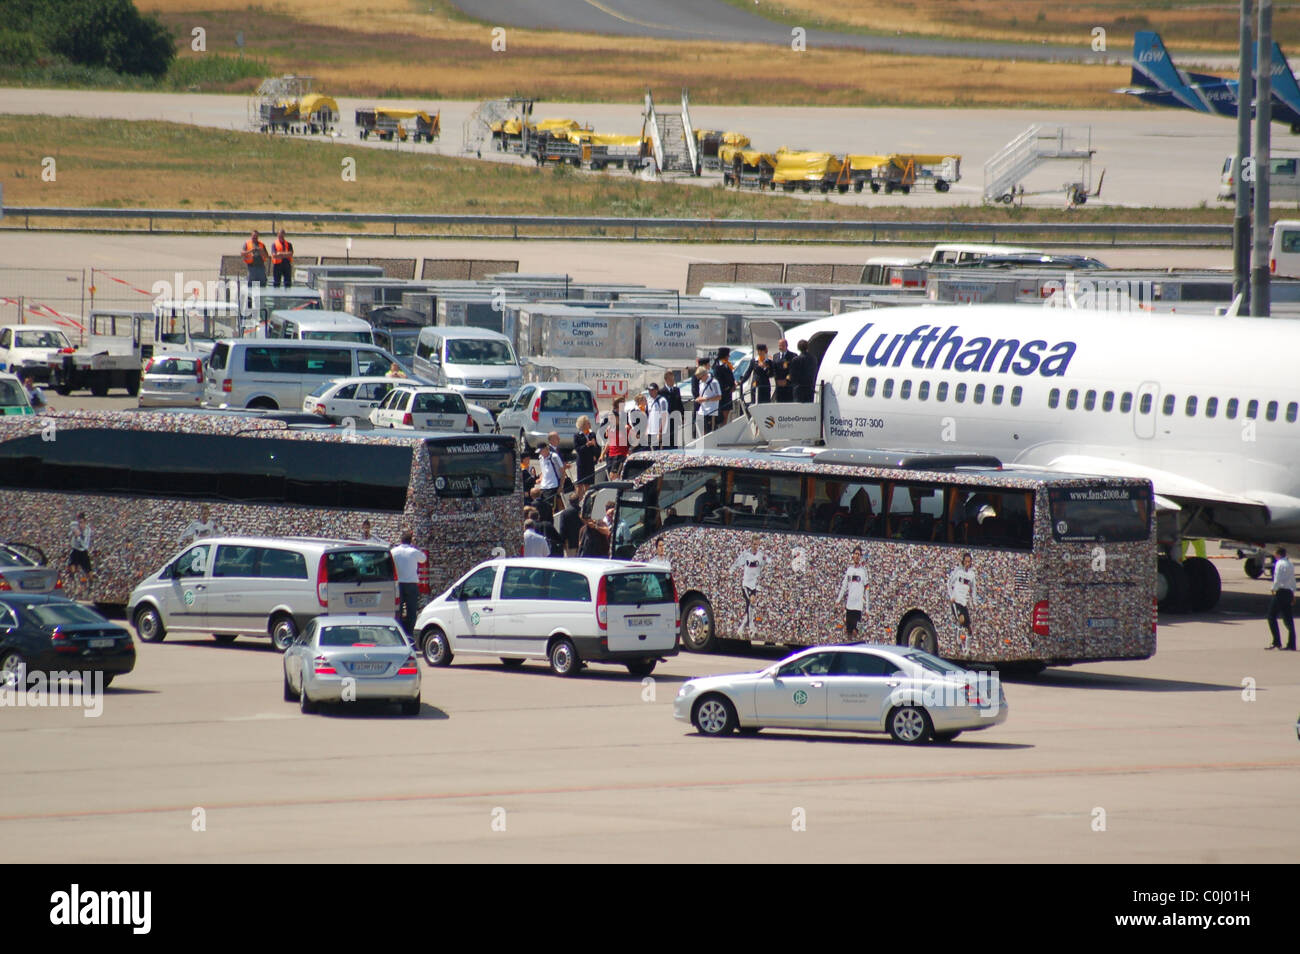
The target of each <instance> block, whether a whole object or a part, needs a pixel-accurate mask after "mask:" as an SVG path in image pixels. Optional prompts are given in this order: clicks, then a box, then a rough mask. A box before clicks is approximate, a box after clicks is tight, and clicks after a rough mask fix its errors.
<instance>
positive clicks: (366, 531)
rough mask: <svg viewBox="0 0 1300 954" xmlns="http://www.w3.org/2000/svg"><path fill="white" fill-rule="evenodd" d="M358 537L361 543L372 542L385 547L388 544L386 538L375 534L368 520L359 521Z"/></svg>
mask: <svg viewBox="0 0 1300 954" xmlns="http://www.w3.org/2000/svg"><path fill="white" fill-rule="evenodd" d="M359 539H360V540H361V542H362V543H373V544H375V546H380V547H386V546H388V545H389V543H388V541H387V540H385V539H384V538H383V537H381V536H379V535H378V534H376V533H375V532H374V531H373V530H372V529H371V528H370V521H369V520H362V521H361V536H360V537H359Z"/></svg>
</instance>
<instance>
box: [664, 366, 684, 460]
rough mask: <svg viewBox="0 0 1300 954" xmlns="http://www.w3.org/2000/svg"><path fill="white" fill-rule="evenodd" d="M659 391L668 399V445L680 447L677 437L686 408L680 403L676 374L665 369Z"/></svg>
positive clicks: (679, 433)
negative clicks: (662, 384) (661, 386)
mask: <svg viewBox="0 0 1300 954" xmlns="http://www.w3.org/2000/svg"><path fill="white" fill-rule="evenodd" d="M659 393H660V394H661V395H663V396H664V397H665V398H667V399H668V446H669V447H680V446H681V444H680V443H679V439H680V436H681V428H682V423H683V420H684V418H685V414H686V408H685V405H683V404H682V389H681V388H679V387H678V386H677V375H675V374H673V373H672V372H671V371H665V372H664V386H663V388H662V389H661V390H660V391H659Z"/></svg>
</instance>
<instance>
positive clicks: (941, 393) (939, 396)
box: [934, 381, 948, 401]
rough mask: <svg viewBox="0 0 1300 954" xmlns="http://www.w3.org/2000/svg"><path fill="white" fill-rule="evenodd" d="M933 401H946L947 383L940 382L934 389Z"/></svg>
mask: <svg viewBox="0 0 1300 954" xmlns="http://www.w3.org/2000/svg"><path fill="white" fill-rule="evenodd" d="M934 399H935V400H936V401H946V400H948V382H947V381H940V382H939V386H938V387H937V388H935V389H934Z"/></svg>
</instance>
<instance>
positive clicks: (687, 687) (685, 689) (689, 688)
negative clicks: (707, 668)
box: [677, 682, 695, 699]
mask: <svg viewBox="0 0 1300 954" xmlns="http://www.w3.org/2000/svg"><path fill="white" fill-rule="evenodd" d="M694 691H695V686H694V685H692V684H691V683H689V682H684V683H682V687H681V688H680V689H678V690H677V697H678V698H679V699H680V698H681V697H683V696H689V695H690V694H691V693H693V692H694Z"/></svg>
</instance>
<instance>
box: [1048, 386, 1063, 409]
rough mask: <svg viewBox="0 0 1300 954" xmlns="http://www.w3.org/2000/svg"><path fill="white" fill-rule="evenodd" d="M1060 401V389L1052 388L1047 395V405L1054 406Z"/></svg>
mask: <svg viewBox="0 0 1300 954" xmlns="http://www.w3.org/2000/svg"><path fill="white" fill-rule="evenodd" d="M1060 403H1061V389H1060V388H1052V390H1051V393H1050V394H1048V395H1047V406H1048V407H1056V406H1057V405H1058V404H1060Z"/></svg>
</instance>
